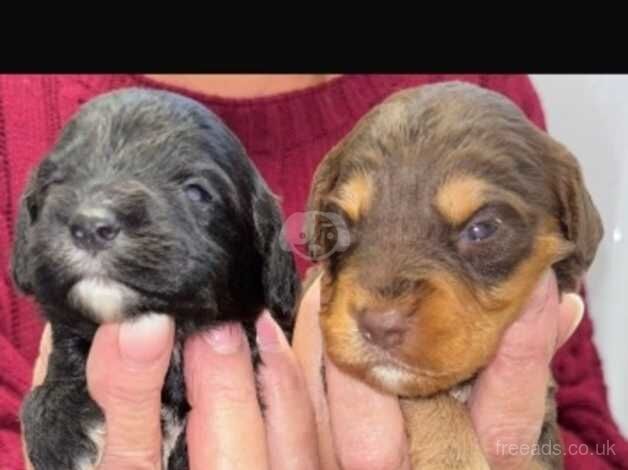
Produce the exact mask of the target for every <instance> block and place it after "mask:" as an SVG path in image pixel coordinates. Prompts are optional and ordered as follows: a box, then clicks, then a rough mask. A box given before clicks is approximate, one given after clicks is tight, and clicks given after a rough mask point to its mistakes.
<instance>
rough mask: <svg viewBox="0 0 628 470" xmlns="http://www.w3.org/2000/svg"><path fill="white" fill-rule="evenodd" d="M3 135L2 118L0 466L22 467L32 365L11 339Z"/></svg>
mask: <svg viewBox="0 0 628 470" xmlns="http://www.w3.org/2000/svg"><path fill="white" fill-rule="evenodd" d="M0 111H1V108H0ZM3 137H4V134H3V128H2V121H0V266H1V268H0V468H1V469H3V470H4V469H6V470H18V469H21V468H23V462H22V444H21V440H20V423H19V419H18V416H19V410H20V404H21V401H22V398H23V397H24V394H25V393H26V391H27V390H28V388H29V386H30V381H31V378H30V374H31V369H32V367H31V364H30V363H29V361H28V360H27V359H26V358H24V356H23V355H22V354H21V353H20V351H19V350H18V349H17V347H16V345H15V344H14V343H13V342H12V340H11V331H12V323H13V318H14V316H15V315H17V310H18V307H17V304H16V300H15V296H14V291H13V286H12V281H11V278H10V274H9V253H10V248H11V224H10V222H9V221H10V220H11V214H10V212H11V211H10V204H9V203H8V201H9V198H10V195H9V194H8V191H7V188H8V184H7V182H8V178H9V177H10V176H9V175H8V165H7V164H6V163H7V160H6V158H7V155H6V152H3V150H4V148H5V146H4V145H3V142H2V140H3Z"/></svg>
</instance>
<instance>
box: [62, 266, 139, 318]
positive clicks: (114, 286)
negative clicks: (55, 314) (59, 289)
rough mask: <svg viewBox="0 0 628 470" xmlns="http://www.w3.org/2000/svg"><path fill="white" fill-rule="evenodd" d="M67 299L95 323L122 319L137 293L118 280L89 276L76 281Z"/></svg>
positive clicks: (135, 298)
mask: <svg viewBox="0 0 628 470" xmlns="http://www.w3.org/2000/svg"><path fill="white" fill-rule="evenodd" d="M68 298H69V301H70V302H71V303H72V305H74V306H75V307H76V308H78V309H79V310H81V311H82V312H83V313H84V314H85V315H86V316H88V317H89V318H91V319H92V320H94V321H95V322H96V323H107V322H115V321H120V320H122V319H124V317H125V313H126V312H127V311H128V310H129V309H130V308H132V307H133V306H134V305H135V304H136V303H137V301H138V294H137V293H136V292H135V291H133V290H132V289H130V288H128V287H127V286H125V285H124V284H120V283H119V282H116V281H113V280H110V279H107V278H102V277H89V278H85V279H82V280H80V281H79V282H77V283H76V284H75V285H74V286H73V287H72V289H71V290H70V292H69V294H68Z"/></svg>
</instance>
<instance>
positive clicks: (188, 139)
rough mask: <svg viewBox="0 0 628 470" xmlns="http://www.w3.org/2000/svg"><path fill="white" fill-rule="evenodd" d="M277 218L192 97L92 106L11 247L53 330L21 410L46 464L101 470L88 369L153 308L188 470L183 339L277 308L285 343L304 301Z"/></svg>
mask: <svg viewBox="0 0 628 470" xmlns="http://www.w3.org/2000/svg"><path fill="white" fill-rule="evenodd" d="M281 223H282V221H281V212H280V209H279V207H278V205H277V203H276V201H275V198H274V196H273V195H272V194H271V193H270V191H269V190H268V188H267V186H266V184H265V183H264V181H263V180H262V178H261V177H260V175H259V174H258V172H257V170H256V169H255V167H254V166H253V165H252V164H251V162H250V161H249V159H248V158H247V155H246V153H245V150H244V148H243V146H242V144H241V143H240V141H239V140H238V139H237V138H236V137H235V136H234V134H233V133H231V132H230V131H229V129H228V128H227V127H226V126H225V125H224V124H223V123H222V121H221V120H220V119H219V118H218V117H217V116H215V115H214V114H212V113H211V112H210V111H208V110H207V109H205V108H204V107H203V106H201V105H200V104H198V103H196V102H195V101H193V100H190V99H187V98H184V97H182V96H179V95H177V94H173V93H167V92H157V91H148V90H142V89H126V90H121V91H117V92H113V93H109V94H106V95H103V96H100V97H98V98H95V99H93V100H92V101H90V102H88V103H87V104H85V105H84V106H83V107H82V108H81V109H80V110H79V112H78V113H77V114H76V115H75V116H74V117H73V118H72V120H71V121H70V122H69V123H68V124H67V126H66V127H65V128H64V130H63V132H62V134H61V137H60V139H59V140H58V142H57V144H56V146H55V147H54V149H53V150H52V152H51V153H50V154H49V155H48V156H47V157H46V158H45V159H44V160H43V162H42V163H41V165H40V166H39V167H38V169H37V170H36V171H35V172H34V173H33V175H32V177H31V181H30V183H29V185H28V187H27V189H26V191H25V194H24V195H23V199H22V204H21V209H20V214H19V221H18V224H17V233H16V240H15V246H14V252H13V276H14V279H15V282H16V284H17V285H18V287H19V288H20V289H21V290H22V291H23V292H24V293H26V294H30V295H33V296H34V297H35V298H36V300H37V301H38V303H39V304H40V305H41V307H42V310H43V312H44V314H45V317H46V319H47V320H48V321H50V323H51V326H52V333H53V351H52V354H51V356H50V360H49V365H48V372H47V375H46V379H45V381H44V383H43V385H41V386H39V387H37V388H35V389H34V390H33V391H32V393H31V394H30V395H29V396H28V397H27V399H26V400H25V402H24V404H23V408H22V423H23V430H24V435H25V440H26V444H27V448H28V454H29V457H30V460H31V462H32V463H33V465H34V466H35V468H36V469H37V470H40V469H64V470H79V469H82V468H91V467H93V466H94V465H95V464H96V463H97V460H98V459H99V458H100V456H99V454H100V451H101V449H100V447H101V446H102V444H101V443H99V442H97V441H98V439H95V436H97V435H98V434H99V432H101V430H102V429H103V414H102V412H101V410H100V409H99V407H98V406H97V405H96V403H95V402H94V401H93V400H92V399H91V398H90V396H89V394H88V392H87V388H86V380H85V364H86V358H87V354H88V352H89V348H90V344H91V341H92V338H93V336H94V333H95V330H96V328H97V327H98V325H99V324H100V323H103V322H108V321H119V320H123V319H128V318H131V317H136V316H139V315H142V314H144V313H147V312H161V313H167V314H169V315H172V316H173V317H174V318H175V322H176V328H177V344H176V347H175V353H174V354H173V358H172V361H171V364H170V369H169V371H168V374H167V377H166V384H165V386H164V389H163V393H162V402H163V406H162V419H163V432H164V437H165V439H164V441H170V442H173V441H174V442H175V444H174V449H165V450H164V455H163V461H164V468H168V469H173V468H174V469H177V470H178V469H185V468H188V465H187V452H186V446H185V433H184V432H181V430H182V429H184V428H185V420H186V414H187V412H188V410H189V406H188V404H187V402H186V399H185V386H184V382H183V376H182V370H183V364H182V357H181V354H180V346H181V342H182V341H184V340H185V338H186V337H187V336H188V335H190V334H191V333H193V332H196V331H198V330H201V329H207V328H210V327H212V326H213V325H215V324H217V323H218V322H222V321H226V320H237V321H241V323H242V324H243V326H244V328H245V331H246V332H247V335H248V336H249V339H250V340H251V341H250V342H251V347H252V351H253V356H254V361H255V363H256V364H257V362H258V360H259V359H258V354H257V350H256V348H255V341H254V340H253V339H254V337H255V334H254V333H255V332H254V330H255V327H254V322H255V320H256V318H257V316H258V314H259V313H260V310H261V309H262V308H263V307H267V308H268V309H269V310H270V311H271V313H272V314H273V316H274V317H275V319H276V320H278V321H279V323H280V324H281V326H282V328H283V329H284V331H285V332H286V333H287V334H288V335H289V333H290V331H291V327H292V318H293V310H294V305H295V302H296V297H297V295H298V277H297V275H296V271H295V268H294V261H293V258H292V254H291V253H290V252H288V251H286V250H284V249H283V248H282V246H285V245H284V244H282V234H281Z"/></svg>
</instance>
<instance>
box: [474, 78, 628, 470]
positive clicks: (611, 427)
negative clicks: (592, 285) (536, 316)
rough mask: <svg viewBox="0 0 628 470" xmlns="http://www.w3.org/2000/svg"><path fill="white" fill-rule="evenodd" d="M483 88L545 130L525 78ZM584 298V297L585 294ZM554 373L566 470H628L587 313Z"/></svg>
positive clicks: (492, 81) (626, 448) (489, 82)
mask: <svg viewBox="0 0 628 470" xmlns="http://www.w3.org/2000/svg"><path fill="white" fill-rule="evenodd" d="M481 83H482V85H483V86H485V87H486V88H490V89H492V90H495V91H497V92H500V93H502V94H504V95H506V96H508V97H509V98H510V99H511V100H513V101H514V102H515V103H516V104H517V105H518V106H519V107H520V108H521V109H522V110H523V111H524V112H525V114H526V115H527V116H528V118H529V119H530V120H531V121H532V122H534V124H536V125H537V126H538V127H539V128H541V129H543V130H546V122H545V116H544V113H543V108H542V105H541V102H540V99H539V96H538V94H537V92H536V90H535V89H534V86H533V84H532V81H531V80H530V78H529V77H528V76H526V75H507V76H504V75H489V76H485V77H483V78H482V80H481ZM581 295H582V296H583V297H584V298H585V303H586V294H585V292H584V290H583V291H582V292H581ZM552 369H553V373H554V376H555V378H556V381H557V382H558V385H559V391H558V396H557V401H558V424H559V426H560V428H561V434H562V436H561V437H562V439H563V452H564V454H565V468H567V469H569V470H571V469H586V470H596V469H606V468H615V469H617V468H625V469H628V442H627V441H626V440H625V438H624V437H622V435H621V433H620V431H619V429H618V427H617V425H616V423H615V422H614V420H613V418H612V416H611V412H610V409H609V406H608V401H607V391H606V384H605V381H604V374H603V372H602V365H601V363H600V359H599V355H598V352H597V348H596V346H595V344H594V343H593V325H592V322H591V317H590V315H589V312H588V308H587V309H586V311H585V314H584V318H583V320H582V323H581V324H580V326H579V327H578V329H577V330H576V332H575V333H574V334H573V336H572V337H571V338H570V339H569V341H567V343H566V344H565V345H564V346H563V347H562V348H561V349H560V350H559V351H558V352H557V354H556V356H555V357H554V360H553V364H552Z"/></svg>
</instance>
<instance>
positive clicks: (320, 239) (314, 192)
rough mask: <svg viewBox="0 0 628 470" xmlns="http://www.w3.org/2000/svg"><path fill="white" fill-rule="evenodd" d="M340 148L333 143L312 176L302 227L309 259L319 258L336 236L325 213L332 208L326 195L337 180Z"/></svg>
mask: <svg viewBox="0 0 628 470" xmlns="http://www.w3.org/2000/svg"><path fill="white" fill-rule="evenodd" d="M342 151H343V146H342V144H339V145H337V146H336V147H334V148H333V149H332V150H331V151H330V152H329V153H328V154H327V155H326V156H325V158H323V160H322V162H321V163H320V164H319V166H318V168H317V169H316V171H315V172H314V177H313V179H312V186H311V188H310V196H309V200H308V203H307V207H308V209H307V216H306V218H305V228H304V231H305V237H306V240H307V244H308V254H309V256H310V258H311V259H312V260H313V261H321V259H323V257H324V256H325V255H326V254H327V253H329V252H330V251H331V250H332V247H331V246H330V244H332V243H335V242H336V239H337V234H331V233H330V230H333V228H334V227H333V224H331V223H330V221H329V217H328V216H327V215H326V214H328V212H329V211H330V210H331V209H332V207H331V206H332V205H333V203H332V199H331V198H330V196H331V194H332V192H333V190H334V188H335V187H336V186H337V184H338V178H339V176H340V160H341V155H342Z"/></svg>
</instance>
